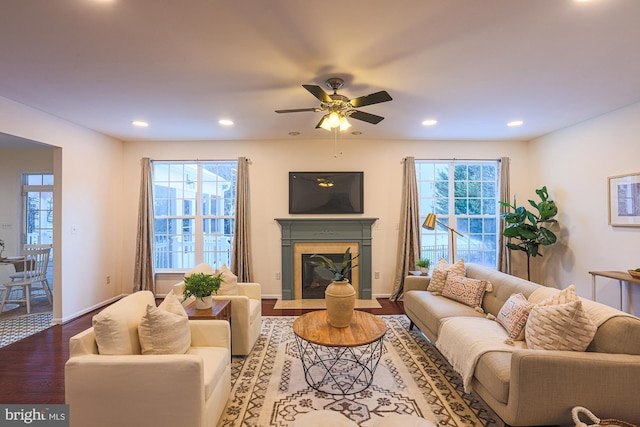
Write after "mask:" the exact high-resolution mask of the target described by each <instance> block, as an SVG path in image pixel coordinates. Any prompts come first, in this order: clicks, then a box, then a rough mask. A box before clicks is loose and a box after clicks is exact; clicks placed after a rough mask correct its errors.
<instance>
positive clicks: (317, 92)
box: [276, 77, 393, 131]
mask: <svg viewBox="0 0 640 427" xmlns="http://www.w3.org/2000/svg"><path fill="white" fill-rule="evenodd" d="M325 83H326V85H327V86H328V87H329V88H330V89H332V90H333V94H331V95H329V94H328V93H327V92H325V91H324V89H322V88H321V87H320V86H317V85H302V87H304V88H305V89H306V90H307V91H309V93H311V94H312V95H313V96H315V97H316V98H317V99H318V100H319V101H320V107H314V108H296V109H290V110H276V113H300V112H304V111H313V112H316V113H319V112H326V114H325V115H324V116H322V118H321V119H320V121H319V122H318V124H317V125H316V129H317V128H322V129H326V130H329V131H330V130H332V129H337V128H339V129H340V130H341V131H344V130H346V129H349V128H350V127H351V123H349V121H348V120H347V117H350V118H353V119H356V120H361V121H364V122H367V123H371V124H374V125H375V124H378V123H380V122H381V121H382V120H383V119H384V117H381V116H376V115H375V114H371V113H365V112H364V111H360V110H356V108H360V107H364V106H367V105H372V104H379V103H381V102H387V101H391V100H392V99H393V98H391V96H390V95H389V94H388V93H387V92H386V91H384V90H383V91H380V92H375V93H372V94H369V95H366V96H361V97H359V98H354V99H349V98H347V97H346V96H344V95H340V94H338V89H340V88H341V87H342V86H344V80H342V79H341V78H339V77H332V78H330V79H328V80H327V81H326V82H325Z"/></svg>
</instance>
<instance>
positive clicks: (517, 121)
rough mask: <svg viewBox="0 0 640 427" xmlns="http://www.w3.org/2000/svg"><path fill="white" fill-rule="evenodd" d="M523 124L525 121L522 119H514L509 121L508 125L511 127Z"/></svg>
mask: <svg viewBox="0 0 640 427" xmlns="http://www.w3.org/2000/svg"><path fill="white" fill-rule="evenodd" d="M523 124H524V122H523V121H522V120H512V121H510V122H509V123H507V126H509V127H510V128H514V127H516V126H522V125H523Z"/></svg>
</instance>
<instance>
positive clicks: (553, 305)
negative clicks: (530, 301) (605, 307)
mask: <svg viewBox="0 0 640 427" xmlns="http://www.w3.org/2000/svg"><path fill="white" fill-rule="evenodd" d="M525 329H526V337H525V340H526V342H527V346H528V347H529V348H531V349H534V350H570V351H585V350H586V349H587V347H588V346H589V344H590V343H591V341H592V340H593V337H594V336H595V334H596V331H597V329H598V328H597V326H596V324H595V322H594V321H593V320H592V319H591V317H590V316H589V314H588V313H587V312H586V311H585V310H584V308H583V307H582V301H581V300H580V298H579V297H578V294H576V289H575V286H574V285H571V286H569V287H568V288H566V289H563V290H562V291H560V292H559V293H558V294H556V295H554V296H551V297H549V298H547V299H546V300H544V301H542V302H541V303H539V304H536V305H534V306H533V308H532V309H531V313H529V319H528V320H527V325H526V328H525Z"/></svg>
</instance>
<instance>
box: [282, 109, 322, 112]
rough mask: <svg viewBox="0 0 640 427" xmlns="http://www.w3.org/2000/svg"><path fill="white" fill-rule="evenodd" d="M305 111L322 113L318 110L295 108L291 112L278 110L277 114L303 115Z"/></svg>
mask: <svg viewBox="0 0 640 427" xmlns="http://www.w3.org/2000/svg"><path fill="white" fill-rule="evenodd" d="M303 111H315V112H317V111H320V110H319V109H318V108H294V109H291V110H276V113H301V112H303Z"/></svg>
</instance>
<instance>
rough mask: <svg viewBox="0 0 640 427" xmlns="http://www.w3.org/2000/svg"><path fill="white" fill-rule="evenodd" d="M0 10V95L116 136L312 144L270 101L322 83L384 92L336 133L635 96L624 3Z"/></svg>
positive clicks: (282, 0) (151, 0)
mask: <svg viewBox="0 0 640 427" xmlns="http://www.w3.org/2000/svg"><path fill="white" fill-rule="evenodd" d="M0 7H1V9H0V10H2V12H1V13H0V96H3V97H6V98H9V99H12V100H15V101H17V102H20V103H22V104H26V105H28V106H31V107H33V108H36V109H38V110H41V111H44V112H48V113H50V114H53V115H55V116H58V117H60V118H63V119H65V120H68V121H71V122H75V123H77V124H80V125H82V126H85V127H87V128H90V129H94V130H96V131H98V132H101V133H104V134H107V135H111V136H114V137H116V138H119V139H122V140H139V139H147V140H149V139H153V140H155V139H161V140H234V139H257V140H269V139H283V138H292V137H291V136H289V135H288V133H289V132H292V131H296V132H300V135H299V136H297V137H296V138H304V139H311V138H326V137H327V134H326V131H324V130H322V129H315V125H316V123H317V122H318V120H319V119H320V117H321V115H322V114H321V113H314V112H304V113H292V114H276V113H275V112H274V110H277V109H290V108H309V107H316V106H318V105H319V101H317V100H316V98H314V97H313V96H312V95H311V94H310V93H308V92H307V91H306V90H305V89H303V88H302V87H301V84H317V85H321V86H323V87H324V81H325V80H326V79H327V78H329V77H334V76H336V77H341V78H343V79H345V81H346V85H345V87H344V88H343V89H341V90H340V91H339V93H341V94H343V95H345V96H347V97H349V98H355V97H358V96H362V95H366V94H369V93H372V92H377V91H380V90H386V91H388V92H389V94H390V95H391V96H392V97H393V101H391V102H387V103H383V104H376V105H371V106H367V107H363V108H362V111H366V112H369V113H373V114H376V115H381V116H384V117H385V120H383V121H382V122H381V123H379V124H378V125H371V124H369V123H365V122H360V121H357V120H351V122H352V124H353V127H352V128H351V129H350V131H360V132H362V135H360V136H354V135H352V134H347V135H345V138H366V139H378V138H379V139H439V140H442V139H473V140H529V139H532V138H534V137H537V136H540V135H544V134H546V133H549V132H552V131H555V130H558V129H561V128H563V127H566V126H569V125H572V124H575V123H578V122H580V121H583V120H586V119H589V118H592V117H595V116H598V115H601V114H604V113H607V112H610V111H612V110H615V109H618V108H621V107H624V106H627V105H629V104H632V103H635V102H638V101H640V77H639V76H640V54H639V51H638V46H637V44H638V41H639V40H640V25H639V24H638V22H639V20H640V1H638V0H591V1H588V2H579V1H576V0H395V1H391V2H390V1H388V0H341V1H337V0H323V1H313V2H312V1H307V0H300V1H296V0H267V1H265V0H19V1H16V0H0ZM327 92H330V91H329V89H328V88H327ZM221 118H230V119H232V120H234V121H235V125H234V126H233V127H222V126H220V125H219V124H218V123H217V122H218V120H219V119H221ZM427 118H435V119H437V120H438V121H439V124H438V125H437V126H435V127H431V128H427V127H424V126H422V125H421V122H422V120H424V119H427ZM134 119H142V120H146V121H148V122H149V123H150V126H149V127H148V128H146V129H139V128H135V127H133V126H132V125H131V121H132V120H134ZM514 119H521V120H524V125H523V126H521V127H518V128H509V127H507V126H506V123H507V122H508V121H510V120H514Z"/></svg>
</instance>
